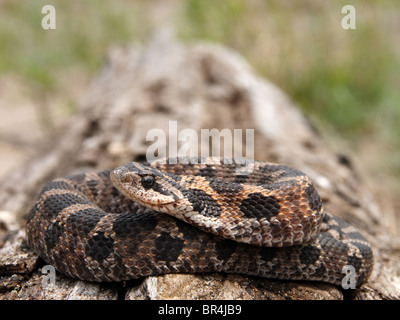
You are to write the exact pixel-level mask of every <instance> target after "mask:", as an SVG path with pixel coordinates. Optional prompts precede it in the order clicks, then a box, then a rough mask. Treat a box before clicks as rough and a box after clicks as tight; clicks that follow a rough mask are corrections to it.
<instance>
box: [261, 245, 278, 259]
mask: <svg viewBox="0 0 400 320" xmlns="http://www.w3.org/2000/svg"><path fill="white" fill-rule="evenodd" d="M276 252H277V248H273V247H271V248H266V247H261V248H260V256H261V259H262V260H264V261H266V262H268V261H271V260H272V259H273V258H275V256H276Z"/></svg>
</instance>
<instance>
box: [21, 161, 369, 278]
mask: <svg viewBox="0 0 400 320" xmlns="http://www.w3.org/2000/svg"><path fill="white" fill-rule="evenodd" d="M243 166H244V165H243V162H240V161H237V160H235V159H226V158H205V159H204V158H197V161H196V159H194V158H193V159H185V158H183V159H178V161H177V159H176V158H172V160H171V159H163V160H160V159H159V160H156V161H152V162H146V161H145V162H129V163H127V164H125V165H122V166H120V167H118V168H116V169H113V170H103V171H100V172H87V173H76V174H72V175H69V176H66V177H63V178H57V179H54V180H52V181H51V182H49V183H48V184H47V185H46V186H45V187H44V188H43V190H42V192H41V193H40V195H39V197H38V199H37V201H36V203H35V204H34V206H33V207H32V209H31V210H30V212H29V214H28V216H27V223H26V234H27V240H28V245H29V247H30V248H31V249H32V250H33V251H34V252H35V253H36V254H37V255H38V256H40V257H41V258H42V259H43V260H44V261H45V262H46V263H48V264H50V265H52V266H53V267H55V269H56V270H57V271H58V272H60V273H62V274H64V275H67V276H69V277H72V278H75V279H80V280H86V281H93V282H119V281H128V280H131V279H138V278H142V277H146V276H157V275H162V274H167V273H195V274H197V273H226V274H228V273H234V274H243V275H246V276H256V277H260V278H270V279H276V280H303V281H321V282H327V283H332V284H334V285H337V286H340V285H342V284H343V281H344V278H345V277H346V276H349V274H350V273H349V272H350V271H351V272H352V274H351V275H352V277H353V278H352V279H354V281H355V283H356V285H357V286H360V285H361V284H363V283H365V282H367V280H368V279H369V277H370V274H371V271H372V267H373V254H372V249H371V246H370V244H369V243H368V241H367V240H366V238H365V237H364V236H363V235H361V233H360V232H359V231H358V230H357V229H356V228H355V227H353V226H351V225H349V224H348V223H346V222H345V221H344V220H342V219H340V218H338V217H336V216H333V215H331V214H329V213H327V212H326V211H325V210H324V207H323V203H322V200H321V197H320V196H319V194H318V192H317V191H316V189H315V187H314V186H313V184H312V181H311V179H310V178H309V177H307V176H306V175H305V174H304V173H303V172H302V171H300V170H297V169H294V168H292V167H290V166H286V165H283V164H278V163H273V162H265V161H255V160H254V161H252V162H251V165H249V164H246V165H245V167H246V166H247V167H246V168H248V170H244V171H243V170H238V168H243ZM349 266H350V268H351V269H349V270H350V271H349V272H345V271H344V270H346V269H345V268H346V267H349Z"/></svg>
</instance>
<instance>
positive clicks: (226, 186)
mask: <svg viewBox="0 0 400 320" xmlns="http://www.w3.org/2000/svg"><path fill="white" fill-rule="evenodd" d="M206 180H207V181H208V183H209V184H210V187H211V188H213V189H214V190H215V192H217V193H219V194H224V195H228V196H229V195H232V196H234V195H235V194H236V193H238V192H239V191H241V190H243V186H242V185H241V184H239V183H235V182H230V181H225V180H222V179H213V178H206Z"/></svg>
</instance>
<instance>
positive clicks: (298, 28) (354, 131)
mask: <svg viewBox="0 0 400 320" xmlns="http://www.w3.org/2000/svg"><path fill="white" fill-rule="evenodd" d="M47 4H52V5H54V6H55V7H56V10H57V29H56V30H53V31H44V30H43V29H42V28H41V19H42V17H43V14H42V13H41V8H42V7H43V6H44V5H47ZM346 4H349V3H348V1H342V0H335V1H328V0H325V1H321V0H304V1H301V2H300V1H290V0H248V1H246V0H223V1H213V0H187V1H178V0H167V1H154V0H153V1H144V0H141V1H139V0H137V1H128V0H125V1H114V2H111V1H107V2H105V1H101V0H86V1H84V2H82V1H60V0H58V1H54V0H53V1H52V0H47V1H43V0H35V1H12V0H1V1H0V48H1V49H0V75H1V74H3V75H4V74H18V76H19V77H21V78H22V79H23V81H26V82H29V83H31V84H32V86H34V87H35V90H37V91H39V92H41V93H43V94H45V95H47V96H51V95H52V94H54V93H57V94H60V92H61V94H62V92H63V90H65V81H64V82H63V81H62V78H63V75H64V74H68V72H66V71H67V70H70V69H71V68H74V69H76V68H79V69H81V70H83V71H82V73H83V74H86V75H87V78H88V79H89V78H90V77H92V76H94V75H95V74H96V72H98V70H99V69H100V68H101V66H102V64H103V63H104V59H105V56H106V53H107V50H108V49H109V48H110V47H111V46H114V45H118V44H126V43H132V42H142V43H143V42H144V41H145V40H146V39H147V38H148V37H149V35H150V34H151V32H152V31H153V30H155V29H156V28H158V27H159V26H160V25H163V24H168V25H172V26H173V27H174V28H175V30H177V33H178V36H179V37H181V39H184V40H185V41H188V42H191V41H198V40H203V41H212V42H218V43H222V44H225V45H226V46H228V47H231V48H233V49H235V50H237V51H238V52H240V53H241V54H242V55H243V56H244V57H245V58H246V59H247V60H248V61H249V63H250V64H251V65H252V66H253V68H254V69H255V70H256V71H257V72H258V73H259V74H260V75H262V76H264V77H265V78H267V79H269V80H271V81H272V82H274V83H276V84H277V85H278V86H279V87H281V88H282V89H283V90H284V91H286V92H287V93H288V94H289V95H290V96H291V97H292V99H293V100H294V101H296V102H297V103H298V104H299V106H300V107H301V108H302V109H303V110H304V112H306V113H307V114H308V116H309V117H310V118H311V120H312V122H313V123H314V125H315V126H316V127H317V128H318V129H320V130H319V131H321V132H324V133H325V134H327V135H338V136H340V137H343V138H345V139H347V140H348V141H349V142H350V145H351V147H352V148H354V150H355V151H356V152H358V151H359V150H365V149H366V150H369V151H373V153H374V154H364V155H365V156H366V157H371V159H372V160H371V161H373V168H375V170H377V171H379V170H386V171H388V172H389V174H390V175H394V176H395V177H396V179H397V180H400V179H398V178H400V138H399V137H400V125H399V124H400V93H399V92H400V90H399V87H400V83H399V82H400V81H399V79H400V76H399V70H400V58H399V57H400V54H399V53H400V52H399V51H400V43H399V42H400V41H399V36H398V35H399V31H400V30H399V28H400V26H399V21H400V4H399V2H398V1H397V0H386V1H373V0H363V1H361V0H359V1H353V2H352V4H353V5H354V6H355V7H356V10H357V11H356V12H357V16H356V17H357V29H356V30H344V29H343V28H342V27H341V20H342V18H343V16H344V15H343V14H342V13H341V8H342V7H343V6H344V5H346ZM70 82H71V85H73V79H70ZM63 86H64V87H63ZM66 99H67V100H68V99H71V98H70V97H66ZM68 106H69V107H72V109H73V107H74V104H71V103H70V104H68ZM361 155H363V153H361ZM397 186H398V187H399V190H400V183H399V184H398V185H397Z"/></svg>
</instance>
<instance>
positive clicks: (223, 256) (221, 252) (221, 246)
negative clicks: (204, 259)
mask: <svg viewBox="0 0 400 320" xmlns="http://www.w3.org/2000/svg"><path fill="white" fill-rule="evenodd" d="M236 247H237V242H235V241H233V240H222V241H218V242H217V243H216V244H215V250H216V251H217V258H218V259H219V260H222V261H226V260H228V259H229V258H230V257H231V255H232V254H233V253H234V252H235V250H236Z"/></svg>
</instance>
